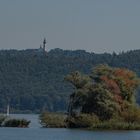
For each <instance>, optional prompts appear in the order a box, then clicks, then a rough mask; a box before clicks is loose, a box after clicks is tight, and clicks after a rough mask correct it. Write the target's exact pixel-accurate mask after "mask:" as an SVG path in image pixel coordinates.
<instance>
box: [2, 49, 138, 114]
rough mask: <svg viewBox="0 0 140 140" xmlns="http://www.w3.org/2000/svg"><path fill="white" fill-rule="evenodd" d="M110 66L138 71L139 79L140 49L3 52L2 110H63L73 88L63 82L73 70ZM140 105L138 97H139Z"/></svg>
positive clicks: (89, 69)
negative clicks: (120, 50) (124, 50)
mask: <svg viewBox="0 0 140 140" xmlns="http://www.w3.org/2000/svg"><path fill="white" fill-rule="evenodd" d="M97 64H108V65H110V66H113V67H124V68H128V69H130V70H133V71H135V72H136V73H137V74H138V76H140V50H134V51H128V52H126V53H124V52H122V53H120V54H116V53H113V54H109V53H104V54H95V53H89V52H86V51H84V50H76V51H70V50H61V49H53V50H51V51H49V52H47V53H45V52H42V51H40V50H39V49H30V50H21V51H17V50H1V51H0V111H5V110H6V105H7V102H10V107H11V109H12V111H16V112H18V111H29V112H40V111H43V110H49V111H64V110H66V109H67V104H68V98H69V95H70V94H71V92H72V91H73V86H72V85H70V84H69V83H67V82H66V81H64V77H65V76H66V75H67V74H69V73H70V72H72V71H77V70H78V71H80V72H82V73H86V74H88V73H90V71H91V69H92V67H93V66H96V65H97ZM137 100H138V102H139V103H140V99H139V97H137Z"/></svg>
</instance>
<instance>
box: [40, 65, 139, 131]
mask: <svg viewBox="0 0 140 140" xmlns="http://www.w3.org/2000/svg"><path fill="white" fill-rule="evenodd" d="M65 80H67V81H69V82H70V83H71V84H72V85H73V86H74V89H75V90H74V92H73V93H72V94H71V95H70V101H69V108H68V115H67V117H65V119H64V116H62V115H59V116H56V117H54V118H55V121H56V120H58V121H57V124H58V123H59V122H61V123H60V124H62V122H63V124H64V123H65V125H64V126H66V127H69V128H88V129H113V130H116V129H117V130H133V129H135V130H136V129H140V108H139V106H138V105H137V103H136V89H137V88H138V86H139V83H140V80H139V78H138V77H137V75H136V74H135V73H134V72H132V71H130V70H128V69H124V68H113V67H109V66H108V65H98V66H96V67H94V69H93V70H92V72H91V73H90V74H88V75H86V74H81V73H80V72H78V71H77V72H73V73H71V74H69V75H68V76H66V78H65ZM61 116H62V118H63V119H60V117H61ZM43 117H44V118H43ZM40 118H41V122H42V123H43V122H44V123H45V124H46V125H45V126H46V127H47V126H49V125H47V123H48V124H49V122H50V121H49V120H50V119H52V118H53V114H52V116H49V115H48V114H46V113H44V116H43V115H42V116H41V117H40ZM46 118H47V119H46ZM45 120H46V121H45ZM51 122H53V121H51ZM52 126H53V127H55V122H54V124H53V125H52ZM57 127H58V126H57ZM61 127H62V126H61Z"/></svg>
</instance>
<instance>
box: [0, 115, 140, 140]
mask: <svg viewBox="0 0 140 140" xmlns="http://www.w3.org/2000/svg"><path fill="white" fill-rule="evenodd" d="M12 116H14V117H17V118H26V119H29V120H31V121H32V123H31V125H30V128H0V140H140V131H100V132H99V131H84V130H71V129H53V128H52V129H48V128H40V124H39V123H38V116H37V115H12Z"/></svg>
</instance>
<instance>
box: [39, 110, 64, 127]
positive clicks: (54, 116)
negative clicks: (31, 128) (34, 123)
mask: <svg viewBox="0 0 140 140" xmlns="http://www.w3.org/2000/svg"><path fill="white" fill-rule="evenodd" d="M65 118H66V116H65V115H63V114H59V113H49V112H45V113H43V114H41V115H40V120H41V122H40V123H41V125H42V126H43V127H49V128H65V127H66V124H65Z"/></svg>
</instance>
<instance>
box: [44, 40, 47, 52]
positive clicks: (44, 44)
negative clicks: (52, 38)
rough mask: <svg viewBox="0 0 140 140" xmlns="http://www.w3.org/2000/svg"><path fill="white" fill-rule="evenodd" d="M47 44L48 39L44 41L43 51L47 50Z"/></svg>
mask: <svg viewBox="0 0 140 140" xmlns="http://www.w3.org/2000/svg"><path fill="white" fill-rule="evenodd" d="M46 43H47V41H46V38H44V40H43V50H44V51H45V49H46Z"/></svg>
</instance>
